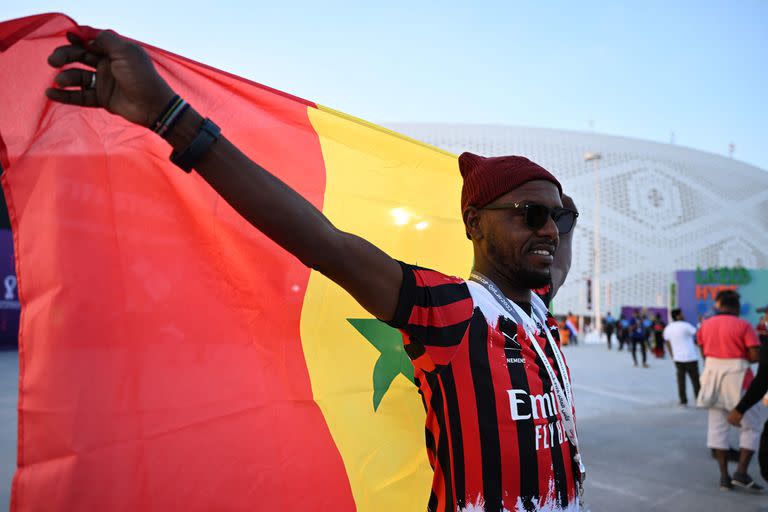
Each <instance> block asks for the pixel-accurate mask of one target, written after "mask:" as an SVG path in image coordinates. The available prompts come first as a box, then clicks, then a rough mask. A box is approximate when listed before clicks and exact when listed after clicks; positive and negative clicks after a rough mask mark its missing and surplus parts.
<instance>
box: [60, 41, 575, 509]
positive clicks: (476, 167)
mask: <svg viewBox="0 0 768 512" xmlns="http://www.w3.org/2000/svg"><path fill="white" fill-rule="evenodd" d="M69 37H70V44H68V45H65V46H62V47H59V48H57V49H56V50H55V51H54V52H53V54H52V55H51V56H50V57H49V59H48V61H49V63H50V64H51V65H52V66H54V67H57V68H61V67H66V68H67V69H65V70H63V71H61V72H60V73H59V74H58V75H57V76H56V78H55V83H56V87H55V88H52V89H49V90H48V91H47V92H46V94H47V95H48V97H49V98H50V99H52V100H54V101H58V102H61V103H66V104H71V105H79V106H88V107H100V108H105V109H107V110H108V111H109V112H111V113H113V114H116V115H119V116H122V117H123V118H125V119H126V120H128V121H131V122H133V123H136V124H139V125H143V126H145V127H147V128H150V127H154V129H155V130H156V131H157V132H158V133H160V131H162V132H163V133H164V135H163V137H164V138H165V140H166V141H167V142H168V143H169V144H170V145H171V146H172V147H173V148H174V153H173V155H172V158H171V160H172V161H173V162H174V163H176V164H177V165H178V166H179V167H181V168H182V169H183V170H185V171H188V172H189V171H191V170H192V169H195V170H196V171H197V172H198V173H199V174H200V175H201V176H202V177H203V178H204V179H205V180H206V181H207V182H208V183H209V184H210V185H211V186H212V187H213V188H214V189H215V190H216V191H217V192H218V193H219V194H220V195H221V197H222V198H223V199H224V200H226V201H227V202H228V203H229V204H230V205H231V206H232V207H233V208H235V210H237V211H238V212H239V213H240V214H241V215H242V216H243V217H244V218H245V219H246V220H248V221H249V222H250V223H251V224H252V225H253V226H254V227H255V228H257V229H259V230H261V231H262V232H263V233H264V234H265V235H267V236H268V237H270V238H271V239H272V240H274V241H275V242H276V243H277V244H279V245H280V246H281V247H283V248H284V249H285V250H287V251H289V252H290V253H292V254H293V255H295V256H296V257H297V258H299V260H301V261H302V262H303V263H304V264H305V265H307V266H308V267H310V268H313V269H315V270H317V271H319V272H321V273H323V274H324V275H325V276H327V277H328V278H330V279H331V280H333V281H335V282H336V283H338V284H339V285H340V286H341V287H343V288H344V289H345V290H347V291H348V292H349V293H350V294H351V295H352V296H353V297H354V298H355V299H356V300H357V301H358V302H359V303H360V304H361V305H362V306H363V307H364V308H365V309H366V310H367V311H368V312H369V313H370V314H372V315H373V316H374V317H376V318H378V319H380V320H382V321H385V322H387V323H388V324H389V325H392V326H394V327H396V328H398V329H400V330H401V331H402V333H403V343H404V347H405V351H406V353H407V354H408V356H409V357H410V359H411V361H412V362H413V366H414V369H415V371H414V377H415V380H416V381H417V384H418V386H419V393H420V394H421V396H422V400H423V404H424V408H425V410H426V425H425V426H426V428H425V438H426V439H425V440H426V445H427V455H428V458H429V462H430V464H431V466H432V468H433V482H432V493H431V495H430V498H429V501H428V504H427V510H429V511H438V510H439V511H445V510H450V511H457V510H462V511H464V510H476V511H479V510H484V511H493V512H496V511H501V510H526V511H542V512H543V511H547V512H556V511H568V512H578V510H579V508H580V500H579V491H580V489H581V488H582V487H581V485H580V482H581V481H582V479H583V475H584V474H585V473H584V466H583V464H582V462H581V459H580V453H579V450H578V438H577V435H576V423H575V417H574V416H575V414H574V413H575V411H574V408H573V398H572V394H571V389H572V388H571V385H570V375H569V371H568V367H567V365H566V364H565V359H564V357H563V354H562V353H561V351H560V347H559V342H558V339H557V325H556V323H555V322H554V320H553V318H552V317H551V315H549V314H548V313H547V311H546V307H545V305H544V303H543V302H542V300H541V299H540V298H539V297H538V296H536V295H535V294H533V293H532V292H531V290H533V289H537V288H542V287H545V286H546V285H547V284H551V285H552V290H551V293H552V295H554V294H555V293H556V292H557V289H556V287H557V286H559V284H561V282H562V280H563V279H564V277H565V273H566V272H567V265H566V264H565V262H566V260H567V263H568V264H569V263H570V253H569V254H567V255H564V256H567V257H565V258H560V259H558V254H562V253H559V252H558V248H559V246H560V243H561V240H566V242H569V240H568V239H569V237H570V236H571V235H570V234H571V233H572V229H573V227H574V225H575V222H576V217H577V216H578V213H577V212H576V211H575V210H574V209H572V208H568V207H564V206H563V205H564V203H565V201H564V196H563V193H562V187H561V185H560V183H559V182H558V180H557V179H556V178H555V177H554V176H553V175H552V174H551V173H549V172H548V171H547V170H546V169H544V168H543V167H541V166H539V165H537V164H535V163H534V162H531V161H530V160H528V159H526V158H523V157H519V156H503V157H493V158H484V157H481V156H478V155H473V154H471V153H463V154H462V155H461V156H460V157H459V161H458V164H459V171H460V173H461V176H462V178H463V185H462V193H461V213H462V218H463V220H464V227H465V233H466V235H467V238H469V239H470V240H471V241H472V245H473V249H474V267H473V272H472V275H471V277H470V279H462V278H457V277H451V276H447V275H444V274H441V273H439V272H436V271H433V270H429V269H424V268H420V267H417V266H414V265H408V264H405V263H402V262H399V261H397V260H395V259H393V258H392V257H390V256H389V255H387V254H385V253H384V252H383V251H381V250H380V249H378V248H377V247H375V246H374V245H373V244H371V243H370V242H368V241H366V240H364V239H362V238H360V237H357V236H355V235H352V234H350V233H345V232H343V231H340V230H339V229H337V228H336V227H335V226H334V225H333V224H332V223H331V222H330V221H329V220H328V219H327V218H326V217H325V216H324V215H323V214H322V212H320V211H318V210H317V209H316V208H315V207H314V206H313V205H312V204H311V203H309V202H308V201H306V200H305V199H304V198H303V197H301V196H300V195H299V194H298V193H296V192H295V191H294V190H293V189H291V188H290V187H288V186H287V185H286V184H285V183H283V182H282V181H280V180H279V179H278V178H277V177H275V176H274V175H272V174H270V173H269V172H268V171H267V170H265V169H264V168H263V167H261V166H260V165H258V164H257V163H255V162H253V161H252V160H250V159H249V158H248V157H247V156H246V155H244V154H243V153H242V152H241V151H240V150H239V149H238V148H237V147H236V146H235V145H234V144H233V143H232V142H230V141H229V140H228V139H227V138H226V137H224V136H223V135H221V132H220V130H219V129H218V127H217V126H216V125H215V124H213V122H212V121H211V120H209V119H204V118H203V116H201V115H200V114H199V113H198V112H197V111H196V110H195V109H194V108H191V107H189V108H186V107H179V105H181V103H180V98H178V96H177V95H176V94H175V93H174V91H173V90H171V88H170V86H169V85H168V83H167V82H166V81H165V80H163V78H162V77H161V76H160V75H159V74H158V73H157V71H156V70H155V68H154V66H153V65H152V62H151V61H150V59H149V58H148V57H147V55H146V53H145V52H144V51H143V50H142V49H141V47H139V46H138V45H136V44H133V43H131V42H130V41H128V40H126V39H123V38H121V37H119V36H117V35H116V34H114V33H112V32H102V33H101V34H100V35H99V36H98V37H97V38H96V39H95V40H94V41H88V42H84V41H81V40H79V39H78V38H77V37H75V36H71V35H70V36H69ZM77 63H80V64H82V65H84V66H85V67H83V66H79V67H78V65H77ZM70 64H75V65H76V66H75V67H72V66H70ZM181 108H184V110H178V109H181ZM168 119H174V121H173V124H172V125H171V124H168V125H165V123H166V121H165V120H168ZM566 204H567V203H566ZM565 246H566V247H569V244H568V243H566V245H565ZM558 262H562V263H563V266H562V267H561V266H560V265H559V263H558ZM562 268H565V272H564V271H562ZM310 508H311V506H310Z"/></svg>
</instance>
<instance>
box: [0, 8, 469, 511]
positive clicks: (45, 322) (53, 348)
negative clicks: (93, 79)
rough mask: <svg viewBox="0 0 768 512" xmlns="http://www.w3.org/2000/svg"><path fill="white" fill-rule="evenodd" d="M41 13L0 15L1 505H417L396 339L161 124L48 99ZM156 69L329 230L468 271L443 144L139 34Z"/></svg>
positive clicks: (47, 24) (426, 471)
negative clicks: (15, 372)
mask: <svg viewBox="0 0 768 512" xmlns="http://www.w3.org/2000/svg"><path fill="white" fill-rule="evenodd" d="M67 31H74V32H77V33H79V34H80V35H82V36H83V37H86V38H90V37H93V36H94V35H95V31H94V30H92V29H89V28H87V27H79V26H77V25H76V24H75V22H73V21H72V20H71V19H69V18H67V17H66V16H63V15H59V14H45V15H40V16H33V17H29V18H23V19H18V20H13V21H7V22H4V23H0V70H2V74H1V75H0V163H1V164H2V169H3V173H2V186H3V191H4V194H5V198H6V201H7V203H8V208H9V212H10V217H11V223H12V230H13V236H14V248H15V252H16V255H17V261H16V266H17V274H18V283H19V295H20V300H21V303H22V313H21V328H20V333H19V365H20V380H19V388H20V389H19V439H18V469H17V471H16V474H15V477H14V480H13V489H12V503H11V509H12V510H16V511H21V510H24V511H32V510H45V511H49V510H109V511H122V510H124V511H136V510H142V511H152V510H158V511H168V510H184V511H197V510H199V511H210V510H217V511H218V510H222V511H225V510H227V511H228V510H243V511H254V510H259V511H262V510H264V511H267V510H268V511H273V510H274V511H283V510H301V511H315V510H317V511H325V510H331V511H349V510H361V511H388V512H389V511H410V510H413V511H416V510H424V508H425V506H426V503H427V499H428V496H429V492H430V484H431V470H430V468H429V465H428V461H427V455H426V449H425V441H424V410H423V407H422V403H421V399H420V397H419V395H418V393H417V390H416V387H415V386H414V384H413V369H412V366H411V364H410V362H409V360H408V357H407V356H406V354H405V353H404V351H403V349H402V342H401V337H400V334H399V333H398V332H397V331H395V330H393V329H391V328H389V327H387V326H386V325H384V324H383V323H381V322H379V321H377V320H375V319H373V318H371V317H370V315H368V314H367V313H366V312H365V311H364V310H363V309H362V308H361V307H360V306H359V305H358V304H357V303H355V301H354V300H353V299H352V298H351V297H350V296H349V295H347V294H346V293H345V292H344V291H343V290H342V289H341V288H339V287H338V286H336V285H335V284H334V283H332V282H330V281H328V280H327V279H326V278H324V277H323V276H322V275H320V274H318V273H315V272H311V271H310V270H309V269H307V268H306V267H304V266H303V265H302V264H301V263H300V262H299V261H298V260H297V259H296V258H294V257H293V256H291V255H290V254H288V253H286V252H285V251H283V250H282V249H280V248H279V247H278V246H277V245H275V244H274V243H273V242H272V241H270V240H269V239H267V238H266V237H265V236H264V235H262V234H261V233H259V232H258V231H257V230H255V229H254V228H253V227H252V226H250V225H249V224H248V223H247V222H246V221H244V220H243V219H242V218H241V217H239V216H238V215H237V214H236V213H235V211H234V210H233V209H232V208H231V207H230V206H229V205H228V204H227V203H226V202H224V201H223V200H222V199H221V198H220V197H219V196H218V195H217V194H216V193H215V192H214V191H213V190H212V189H211V188H210V187H209V186H208V185H207V184H206V183H205V182H204V181H203V180H202V178H201V177H200V176H198V175H197V174H195V173H192V174H191V175H188V174H186V173H183V172H181V171H180V170H179V169H178V168H176V167H175V166H174V165H172V164H171V163H170V162H169V160H168V155H169V153H170V147H169V146H168V145H167V144H166V143H165V142H164V141H163V140H162V139H160V138H159V137H158V136H157V135H155V134H153V133H151V132H150V131H149V130H146V129H144V128H141V127H138V126H135V125H131V124H129V123H127V122H126V121H123V120H122V119H120V118H118V117H116V116H112V115H111V114H109V113H107V112H105V111H103V110H89V109H83V108H78V107H72V106H66V105H61V104H55V103H53V102H50V101H48V100H47V98H46V97H45V95H44V91H45V89H46V87H48V86H50V85H51V83H52V80H53V77H54V75H55V74H56V70H54V69H53V68H50V67H49V66H48V65H47V64H46V58H47V56H48V55H49V54H50V53H51V51H52V50H53V49H54V48H55V47H57V46H60V45H63V44H66V40H65V37H64V36H65V33H66V32H67ZM145 48H146V49H147V51H148V52H149V54H150V56H151V57H152V59H153V60H154V62H155V65H156V66H157V68H158V70H159V72H160V73H161V74H162V75H163V76H164V77H165V78H166V80H168V82H169V83H170V85H171V86H172V87H173V88H174V89H175V90H176V91H177V92H178V93H179V94H180V95H182V97H184V98H185V99H187V100H188V101H189V102H190V103H191V104H192V105H193V106H194V107H195V108H196V109H197V110H199V111H200V112H201V113H202V114H203V115H205V116H208V117H210V118H211V119H213V120H214V121H215V122H216V123H217V124H219V125H220V126H221V127H222V129H223V132H224V133H225V134H226V136H227V137H228V138H230V139H231V140H232V141H233V143H234V144H236V145H237V146H239V147H240V148H241V149H242V150H243V151H244V152H245V153H246V154H248V155H249V156H250V157H251V158H252V159H253V160H254V161H256V162H258V163H259V164H261V165H262V166H264V167H265V168H266V169H268V170H269V171H270V172H272V173H274V174H275V175H277V176H279V177H280V178H281V179H282V180H283V181H285V182H286V183H288V184H289V185H290V186H291V187H293V188H295V189H296V190H297V191H298V192H299V193H301V194H302V195H303V196H304V197H306V198H307V199H308V200H309V201H311V202H312V203H313V204H314V205H315V206H317V207H318V208H319V209H320V210H322V211H323V213H325V214H326V215H327V216H328V217H329V218H330V219H331V221H333V222H334V223H335V224H336V226H338V227H339V228H340V229H342V230H345V231H349V232H352V233H355V234H359V235H361V236H363V237H364V238H367V239H368V240H370V241H371V242H373V243H374V244H376V245H377V246H379V247H380V248H382V249H383V250H384V251H386V252H388V253H389V254H390V255H392V256H393V257H396V258H398V259H402V260H405V261H408V262H411V263H415V264H418V265H421V266H428V267H435V268H438V269H440V270H441V271H443V272H448V273H452V274H457V275H465V274H466V273H467V272H468V270H469V268H470V265H471V258H472V256H471V246H470V244H469V243H467V241H466V239H465V238H464V230H463V227H462V224H461V218H460V212H459V193H460V176H459V172H458V164H457V159H456V157H455V156H454V155H451V154H448V153H445V152H442V151H440V150H438V149H435V148H433V147H430V146H427V145H425V144H422V143H420V142H417V141H414V140H411V139H408V138H406V137H403V136H401V135H398V134H396V133H392V132H389V131H387V130H384V129H382V128H380V127H377V126H374V125H371V124H369V123H366V122H363V121H360V120H359V119H355V118H352V117H350V116H347V115H345V114H341V113H339V112H336V111H333V110H331V109H329V108H326V107H322V106H320V105H316V104H314V103H311V102H308V101H305V100H302V99H299V98H296V97H293V96H290V95H288V94H285V93H282V92H280V91H276V90H273V89H270V88H268V87H265V86H262V85H259V84H256V83H253V82H251V81H248V80H245V79H243V78H240V77H237V76H233V75H231V74H228V73H225V72H222V71H219V70H216V69H214V68H211V67H209V66H206V65H203V64H199V63H196V62H192V61H190V60H188V59H185V58H183V57H180V56H178V55H174V54H171V53H169V52H166V51H163V50H160V49H158V48H153V47H150V46H146V45H145Z"/></svg>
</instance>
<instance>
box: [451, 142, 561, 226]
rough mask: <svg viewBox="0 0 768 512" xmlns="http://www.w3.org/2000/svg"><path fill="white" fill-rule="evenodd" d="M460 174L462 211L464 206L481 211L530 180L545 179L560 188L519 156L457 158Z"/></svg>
mask: <svg viewBox="0 0 768 512" xmlns="http://www.w3.org/2000/svg"><path fill="white" fill-rule="evenodd" d="M459 171H461V176H462V178H464V185H463V186H462V187H461V211H462V213H463V212H464V210H466V209H467V206H474V207H476V208H482V207H483V206H485V205H487V204H489V203H490V202H491V201H493V200H494V199H496V198H497V197H499V196H502V195H504V194H506V193H507V192H509V191H510V190H513V189H516V188H517V187H519V186H520V185H522V184H523V183H527V182H529V181H533V180H547V181H551V182H552V183H554V184H555V185H557V189H558V190H559V191H560V194H561V195H562V193H563V187H561V186H560V182H559V181H557V179H556V178H555V177H554V176H552V174H551V173H550V172H549V171H547V170H546V169H544V168H543V167H541V166H540V165H538V164H535V163H533V162H531V161H530V160H528V159H527V158H525V157H522V156H492V157H484V156H480V155H475V154H472V153H467V152H465V153H462V154H461V156H459Z"/></svg>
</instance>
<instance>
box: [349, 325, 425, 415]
mask: <svg viewBox="0 0 768 512" xmlns="http://www.w3.org/2000/svg"><path fill="white" fill-rule="evenodd" d="M347 321H348V322H349V323H350V324H352V327H354V328H355V329H357V331H358V332H359V333H360V334H362V335H363V336H364V337H365V339H366V340H368V342H369V343H370V344H371V345H373V346H374V347H375V348H376V350H378V351H379V352H381V355H380V356H379V359H378V360H376V365H375V366H374V367H373V410H374V411H376V410H378V409H379V404H381V399H382V398H384V395H385V394H386V393H387V390H389V386H390V385H391V384H392V381H393V380H395V377H397V376H398V375H399V374H402V375H403V376H404V377H405V378H406V379H408V380H409V381H411V382H412V383H414V384H415V382H414V380H413V365H412V364H411V360H410V359H409V358H408V354H406V353H405V349H404V348H403V335H402V334H401V333H400V331H398V330H397V329H394V328H392V327H390V326H388V325H387V324H385V323H384V322H382V321H381V320H376V319H375V318H347Z"/></svg>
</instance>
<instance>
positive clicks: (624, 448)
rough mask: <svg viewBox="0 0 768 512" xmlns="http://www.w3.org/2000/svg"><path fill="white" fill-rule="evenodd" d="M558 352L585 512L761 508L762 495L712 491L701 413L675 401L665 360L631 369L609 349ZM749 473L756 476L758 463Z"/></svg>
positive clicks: (766, 503)
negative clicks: (580, 460)
mask: <svg viewBox="0 0 768 512" xmlns="http://www.w3.org/2000/svg"><path fill="white" fill-rule="evenodd" d="M565 352H566V357H567V359H568V362H569V364H570V367H571V371H572V374H573V380H574V395H575V400H576V409H577V420H578V425H579V441H580V442H581V443H582V444H583V445H584V456H585V459H586V461H587V465H588V478H587V485H586V500H587V504H588V505H589V506H590V508H591V510H592V512H601V511H614V510H620V511H622V512H641V511H642V512H655V511H672V510H674V511H676V512H687V511H691V512H693V511H696V512H709V511H712V512H724V511H731V510H733V511H740V512H768V494H765V495H754V494H748V493H745V492H740V491H733V492H722V491H720V490H719V488H718V483H719V473H718V471H717V465H716V463H715V461H714V460H713V459H712V458H711V457H710V455H709V452H708V451H707V450H706V448H705V443H706V424H707V415H706V412H705V411H703V410H698V409H695V408H688V409H681V408H680V407H679V406H678V405H677V402H678V399H677V385H676V380H675V371H674V365H673V364H672V362H671V361H670V360H668V359H667V360H658V359H653V360H650V359H649V364H650V365H651V367H650V368H647V369H646V368H635V367H633V366H632V359H631V356H630V355H629V354H628V353H626V352H618V351H616V348H615V346H614V350H613V351H611V352H609V351H608V350H606V348H605V346H603V345H580V346H577V347H566V348H565ZM689 393H690V387H689ZM690 400H691V399H690V397H689V401H690ZM759 407H762V405H760V406H759ZM763 412H764V413H765V411H763ZM734 445H736V439H735V436H734ZM732 467H733V466H732ZM751 474H752V476H753V477H756V478H759V476H758V474H759V472H758V470H757V461H753V464H752V466H751ZM760 482H761V483H763V484H764V482H762V480H760Z"/></svg>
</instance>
